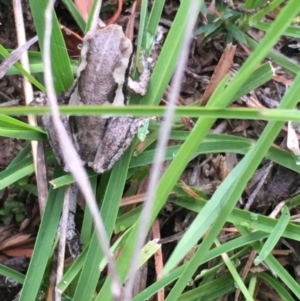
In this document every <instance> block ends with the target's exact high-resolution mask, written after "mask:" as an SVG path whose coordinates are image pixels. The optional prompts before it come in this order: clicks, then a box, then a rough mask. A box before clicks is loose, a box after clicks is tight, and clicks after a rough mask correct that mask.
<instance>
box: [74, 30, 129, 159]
mask: <svg viewBox="0 0 300 301" xmlns="http://www.w3.org/2000/svg"><path fill="white" fill-rule="evenodd" d="M131 53H132V44H131V41H130V40H129V39H128V38H126V37H125V35H124V33H123V30H122V28H121V27H120V26H118V25H110V26H107V27H105V28H103V29H98V30H92V31H90V32H88V33H87V34H86V36H85V37H84V40H83V46H82V51H81V64H80V66H79V67H78V71H77V78H78V83H77V87H76V89H75V92H74V93H73V94H72V96H71V100H70V104H71V105H109V104H114V105H124V102H125V99H124V95H123V93H120V91H121V92H122V89H123V84H124V81H125V73H126V69H127V67H128V64H129V60H130V56H131ZM116 73H117V74H116ZM116 96H118V97H119V99H118V101H117V103H114V101H115V98H116ZM70 122H71V127H72V131H73V133H74V138H75V142H76V145H77V149H78V151H79V154H80V156H81V158H82V160H84V161H86V162H88V163H92V162H93V161H94V159H95V155H96V153H97V150H98V148H99V146H100V144H101V139H102V136H103V133H104V131H105V124H106V122H107V118H103V117H102V116H82V117H81V116H73V117H71V118H70Z"/></svg>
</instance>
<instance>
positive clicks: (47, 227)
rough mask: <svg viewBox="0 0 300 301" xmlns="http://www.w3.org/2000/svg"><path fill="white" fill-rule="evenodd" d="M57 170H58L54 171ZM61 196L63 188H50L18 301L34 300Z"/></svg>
mask: <svg viewBox="0 0 300 301" xmlns="http://www.w3.org/2000/svg"><path fill="white" fill-rule="evenodd" d="M59 170H60V169H59ZM57 172H60V171H56V172H55V173H57ZM63 198H64V189H57V190H53V189H50V191H49V196H48V201H47V205H46V208H45V212H44V215H43V218H42V221H41V225H40V228H39V232H38V235H37V238H36V242H35V248H34V250H33V254H32V258H31V260H30V264H29V268H28V270H27V274H26V278H25V281H24V285H23V289H22V290H21V294H20V297H19V300H20V301H28V300H36V297H37V295H38V292H39V289H40V286H41V282H42V279H43V275H44V273H45V270H46V267H47V264H48V262H49V259H50V258H49V256H50V254H51V251H52V245H53V242H54V239H55V237H56V231H57V227H58V223H59V220H60V213H61V210H62V204H63Z"/></svg>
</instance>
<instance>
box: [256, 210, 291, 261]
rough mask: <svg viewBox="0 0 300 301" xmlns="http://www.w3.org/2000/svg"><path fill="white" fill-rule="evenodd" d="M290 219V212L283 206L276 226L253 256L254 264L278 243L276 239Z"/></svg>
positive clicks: (261, 259) (263, 258) (262, 259)
mask: <svg viewBox="0 0 300 301" xmlns="http://www.w3.org/2000/svg"><path fill="white" fill-rule="evenodd" d="M289 221H290V212H289V209H288V207H287V206H284V207H283V209H282V214H281V217H280V218H279V220H278V222H277V224H276V226H275V227H274V229H273V231H272V232H271V234H270V236H269V237H268V239H267V241H266V242H265V243H264V246H263V247H262V249H261V251H260V253H259V255H258V256H257V257H256V258H255V260H254V264H255V265H258V264H260V263H261V262H262V261H264V260H265V258H266V257H267V256H268V255H269V254H270V253H271V252H272V250H273V249H274V247H275V245H276V244H277V243H278V240H279V239H280V238H281V236H282V234H283V233H284V230H285V229H286V227H287V225H288V224H289Z"/></svg>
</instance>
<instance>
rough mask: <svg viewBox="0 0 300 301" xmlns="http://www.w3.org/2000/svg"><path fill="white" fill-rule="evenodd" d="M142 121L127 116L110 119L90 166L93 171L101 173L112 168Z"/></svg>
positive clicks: (141, 119) (142, 119)
mask: <svg viewBox="0 0 300 301" xmlns="http://www.w3.org/2000/svg"><path fill="white" fill-rule="evenodd" d="M144 119H145V118H133V117H128V116H122V117H112V118H110V120H109V122H108V124H107V130H106V131H105V133H104V135H103V137H102V141H101V145H100V147H99V149H98V151H97V154H96V157H95V160H94V162H93V164H92V165H91V166H92V168H93V169H94V171H96V172H98V173H103V172H105V171H106V170H109V169H111V168H112V167H113V165H114V164H115V163H116V162H117V161H118V160H119V159H120V158H121V156H122V155H123V154H124V152H125V150H126V149H127V148H128V146H129V145H130V143H131V142H132V140H133V138H134V137H135V135H136V133H137V131H138V129H139V127H140V126H141V125H142V124H143V121H144Z"/></svg>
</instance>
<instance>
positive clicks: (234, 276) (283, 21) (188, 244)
mask: <svg viewBox="0 0 300 301" xmlns="http://www.w3.org/2000/svg"><path fill="white" fill-rule="evenodd" d="M46 2H47V1H41V0H31V1H30V6H31V9H32V12H33V17H34V21H35V24H36V27H37V32H38V35H39V39H40V43H41V44H40V45H41V46H42V45H43V35H44V26H45V24H44V19H43V13H42V12H44V10H45V6H46ZM264 2H265V1H253V0H252V1H250V0H249V1H246V3H245V7H246V8H253V7H258V6H259V5H262V4H264ZM281 2H282V1H279V0H275V1H272V2H271V3H270V5H269V6H267V7H265V8H264V9H262V10H258V11H257V13H255V14H253V15H245V14H243V13H241V12H236V11H233V10H231V9H230V8H227V7H225V6H223V5H222V7H221V8H220V12H221V15H220V16H216V15H209V14H207V12H205V11H204V10H203V9H204V6H203V1H199V2H198V3H197V8H196V9H198V10H199V11H200V10H201V12H202V13H204V14H206V15H207V19H208V24H207V25H203V26H201V27H199V28H198V29H196V34H203V35H204V42H206V41H208V40H209V39H210V38H211V37H213V36H214V35H216V34H219V33H225V34H226V35H227V41H228V42H234V41H239V42H241V43H247V44H248V45H249V46H250V47H251V48H253V53H252V54H251V55H250V56H249V58H248V59H247V60H246V61H245V63H244V64H243V65H242V66H241V68H240V70H239V71H238V73H237V75H236V76H235V78H234V79H233V80H232V81H231V82H229V83H228V82H227V79H224V80H223V82H222V83H221V84H220V85H219V87H218V88H217V89H216V90H215V92H214V94H213V95H212V96H211V98H210V100H209V102H208V103H207V105H206V106H205V107H202V108H199V107H196V105H195V106H194V107H187V108H178V110H177V112H176V116H189V117H195V118H197V120H196V124H195V126H194V128H193V129H192V130H191V131H190V132H188V131H182V130H178V124H177V128H176V127H175V126H174V128H173V130H172V132H171V139H174V140H178V141H181V142H180V143H178V144H177V145H172V146H168V147H167V150H166V157H165V159H166V160H169V161H170V162H171V163H170V165H169V166H168V167H167V169H166V170H165V172H164V174H163V175H162V177H161V179H160V181H159V183H158V186H157V189H156V194H155V200H154V207H153V210H152V212H149V215H150V217H151V222H153V221H154V220H155V219H156V218H157V216H158V214H159V212H160V210H161V209H162V208H163V207H164V205H165V204H166V202H167V201H172V202H174V203H176V204H177V205H178V206H181V207H183V208H186V209H189V210H192V211H194V212H196V214H197V216H196V218H195V220H194V221H193V222H192V224H191V225H190V227H189V229H188V231H187V232H186V233H185V234H184V236H183V237H182V239H181V241H180V242H179V243H178V244H177V246H176V248H175V249H174V251H173V252H172V254H171V256H170V257H169V259H168V261H167V263H166V265H165V270H164V276H163V277H162V279H160V280H158V281H156V282H155V283H153V284H152V285H150V286H149V287H147V290H145V291H144V292H141V293H139V294H138V295H136V296H135V297H134V299H133V300H134V301H142V300H147V299H149V298H151V296H153V295H154V294H155V293H156V292H157V291H158V290H159V289H161V288H164V287H166V286H167V285H170V284H171V283H172V287H171V288H170V290H169V295H168V296H167V298H166V300H167V301H169V300H170V301H171V300H181V301H183V300H216V299H218V298H219V297H221V296H223V295H224V294H227V293H230V292H234V291H235V290H236V287H235V285H238V286H239V287H240V288H241V290H242V294H243V295H244V296H245V299H246V298H247V300H253V294H254V289H253V287H255V284H256V282H257V279H264V281H266V282H268V283H269V285H270V286H272V287H273V288H274V289H275V290H277V292H278V294H279V295H280V296H282V298H283V299H284V300H294V299H293V297H292V293H293V294H294V295H295V296H297V298H300V293H299V292H300V290H299V285H298V284H297V283H296V281H295V280H294V279H293V278H292V277H291V275H290V274H288V272H287V271H286V269H285V268H284V267H283V266H282V265H281V264H280V263H279V262H278V261H277V259H276V258H275V257H274V256H273V255H272V253H271V251H272V249H273V247H274V245H275V244H276V242H277V241H278V240H279V239H280V238H281V237H286V238H289V239H293V240H296V241H298V242H299V241H300V235H299V233H300V227H299V226H298V225H297V224H295V223H293V222H291V221H289V213H288V208H284V212H283V213H284V214H283V215H282V217H281V218H279V219H278V220H277V219H272V218H269V217H265V216H263V215H260V214H258V215H255V216H254V215H251V213H250V212H245V211H243V210H239V209H235V205H236V203H237V202H238V200H239V198H240V196H241V194H242V193H243V191H244V189H245V187H246V185H247V182H248V181H249V179H250V178H251V177H252V176H253V174H254V172H255V171H256V169H257V167H258V166H259V164H260V163H261V162H262V160H263V159H265V158H267V159H270V160H272V161H274V162H276V163H277V164H280V165H282V166H285V167H287V168H290V169H292V170H294V171H297V172H300V166H299V165H296V163H295V162H296V158H295V156H294V155H292V154H291V153H289V152H287V151H285V150H281V149H278V148H275V147H274V146H272V143H273V141H274V139H275V138H276V137H277V135H278V132H279V131H280V130H281V128H282V125H283V122H284V121H286V120H295V121H296V120H298V121H299V119H300V118H299V113H298V111H295V110H294V108H295V107H296V105H297V103H298V95H299V93H300V76H299V75H298V76H297V77H296V79H295V81H294V83H293V84H292V86H291V88H290V89H289V90H288V92H287V93H286V94H285V96H284V98H283V99H282V101H281V104H280V107H279V108H278V109H274V110H259V109H256V110H254V109H247V108H243V109H240V110H238V109H234V108H233V109H232V108H230V109H226V108H227V107H228V106H229V105H230V104H231V103H232V102H233V101H234V100H236V99H237V98H239V97H241V96H243V95H245V94H246V93H248V92H249V91H251V90H253V89H255V88H257V87H259V86H261V85H263V84H265V83H266V82H267V81H268V80H270V79H271V78H272V76H273V70H272V67H271V65H270V64H269V63H262V62H263V60H264V59H265V58H266V57H267V56H269V57H272V59H273V60H274V61H275V62H276V63H277V64H279V65H280V66H282V67H284V68H285V69H286V70H288V71H290V72H291V73H293V74H297V73H298V74H299V66H297V65H296V64H294V63H292V62H290V61H288V60H287V59H286V58H284V57H283V56H280V55H279V54H278V53H275V52H274V51H273V50H272V47H273V46H274V44H275V43H276V42H277V41H278V39H279V37H280V36H281V35H283V34H288V35H290V36H297V37H298V38H299V30H298V29H297V28H296V27H295V26H290V24H291V22H292V21H293V18H294V17H295V16H296V15H297V14H298V13H299V12H300V7H299V3H298V0H290V1H287V4H286V6H285V7H284V8H283V9H282V10H281V12H280V14H279V15H278V17H277V18H276V20H274V21H272V22H270V23H268V24H265V23H263V22H262V21H261V20H262V18H263V16H264V15H265V14H267V13H268V12H269V11H270V10H271V9H275V8H276V7H279V5H280V4H281ZM65 3H66V5H67V7H68V9H69V10H70V12H71V14H72V16H73V17H74V19H75V20H76V22H77V23H78V26H79V28H81V30H82V31H84V30H85V26H86V24H85V22H84V21H83V20H82V18H81V17H80V16H79V14H78V12H77V10H76V8H75V7H74V5H73V3H72V2H70V1H67V0H66V1H65ZM145 3H146V1H145V2H143V6H142V13H141V16H142V17H141V22H140V31H139V41H138V44H137V45H138V47H137V48H138V51H139V50H140V49H142V50H146V51H149V49H150V48H151V47H150V46H151V45H152V43H153V41H154V35H155V32H156V28H157V26H158V22H159V20H160V18H161V13H162V9H163V7H164V4H165V3H164V1H162V0H156V1H154V3H153V6H152V10H151V9H150V10H147V5H146V4H145ZM191 3H192V1H191V0H186V1H181V5H180V7H179V9H178V11H177V13H176V16H175V19H174V21H173V24H172V27H171V29H170V31H169V33H168V36H167V38H166V41H165V43H164V45H163V48H162V51H161V53H160V54H159V58H158V61H157V63H156V66H155V68H154V70H153V74H152V78H151V82H150V87H149V90H148V92H147V94H146V96H145V97H144V98H143V99H142V100H141V103H142V104H143V106H132V107H131V106H128V107H126V108H112V107H109V108H99V107H97V108H95V107H90V108H78V107H64V108H62V109H61V112H63V113H64V114H110V113H115V114H130V115H135V116H136V115H137V116H143V115H145V116H146V115H147V116H153V115H157V116H162V114H163V112H164V108H158V107H157V106H158V104H159V103H160V101H161V98H162V96H163V94H164V92H165V90H166V87H167V85H168V84H169V82H170V80H171V77H172V75H173V72H174V69H175V67H176V65H177V61H178V56H179V53H180V46H181V44H182V39H183V36H184V34H185V26H186V23H187V22H188V21H189V16H188V11H189V7H190V5H191ZM220 6H221V4H220ZM251 27H252V28H258V29H262V30H265V31H266V34H265V36H264V38H263V39H262V40H261V41H260V43H256V42H255V41H253V40H251V39H250V38H249V37H248V36H247V35H246V33H245V28H251ZM297 30H298V31H297ZM51 47H52V48H51V54H52V58H53V62H55V64H53V77H54V79H55V87H56V90H57V91H58V92H61V91H64V90H66V89H67V88H68V87H69V86H70V84H71V82H72V81H73V71H72V70H73V69H74V68H73V67H74V66H72V65H71V62H70V60H69V58H68V55H67V51H66V47H65V44H64V41H63V39H62V36H61V31H60V28H59V25H58V22H57V18H56V17H55V14H54V21H53V36H52V46H51ZM1 49H2V48H0V51H1V54H2V55H3V56H6V55H7V52H5V49H4V50H3V51H2V50H1ZM42 55H43V53H42V51H41V53H38V54H37V55H36V56H35V58H34V59H32V60H31V63H32V66H31V67H32V70H35V69H34V67H36V64H39V69H38V72H40V71H41V70H42V65H41V57H42ZM73 65H75V64H73ZM16 67H17V69H16V68H14V69H11V70H10V71H9V72H15V73H16V72H19V74H23V75H24V76H27V75H26V73H24V72H23V71H22V68H21V67H20V66H19V65H17V64H16ZM10 74H12V73H10ZM28 77H29V76H28ZM29 78H30V77H29ZM31 81H32V82H34V81H36V79H34V78H33V80H32V79H31ZM36 86H39V87H40V88H41V89H42V84H41V83H37V84H36ZM148 105H149V106H148ZM45 112H46V109H45V108H3V110H2V109H1V114H2V115H1V116H0V135H2V136H7V137H12V138H19V139H26V140H33V139H34V140H45V139H46V136H45V133H44V132H43V130H41V129H40V128H38V127H30V126H28V125H27V124H26V123H23V122H20V121H17V120H16V119H13V118H12V117H8V116H6V115H3V114H11V115H16V114H28V113H36V114H45ZM218 118H233V119H255V120H261V119H263V120H269V121H270V122H269V123H268V124H267V126H266V128H265V129H264V131H263V133H262V134H261V137H260V138H259V139H258V140H257V141H253V140H250V139H247V138H242V137H235V136H232V135H225V134H210V133H209V131H210V129H211V128H212V126H213V124H214V122H215V120H216V119H218ZM180 126H181V124H180V125H179V127H180ZM158 128H159V124H158V122H155V121H152V122H151V124H150V131H151V133H150V135H149V136H148V137H147V138H146V141H145V148H144V149H143V151H142V153H141V154H138V155H137V154H135V155H137V156H133V155H132V153H133V148H129V149H128V151H127V152H126V154H125V155H124V156H123V158H122V159H121V160H120V161H119V162H118V163H117V164H116V166H115V167H114V168H113V170H112V171H111V172H110V173H107V174H105V175H103V176H102V177H101V178H100V179H99V178H98V177H97V175H95V173H93V172H92V171H89V176H90V180H91V183H92V187H93V190H94V193H95V195H96V198H97V200H98V201H99V204H100V207H101V214H102V217H103V219H104V223H105V230H106V233H107V236H108V237H109V238H111V237H112V235H113V232H114V231H115V232H120V231H122V230H125V229H126V230H127V231H126V232H125V233H123V235H122V236H121V237H120V238H119V240H118V241H117V242H115V244H114V246H113V248H114V250H118V249H119V248H120V247H121V246H122V247H123V249H122V252H121V254H120V255H119V257H118V259H117V269H118V272H119V276H120V279H121V281H122V282H125V280H126V278H127V272H128V269H129V266H130V258H131V257H132V253H133V246H134V243H135V240H136V235H137V233H138V225H139V224H140V223H141V222H143V221H141V220H140V212H141V208H140V207H137V208H136V209H134V210H131V211H129V212H123V210H122V209H120V201H121V198H122V196H123V193H124V187H125V183H126V181H127V180H128V179H131V180H132V181H133V182H134V183H139V182H140V181H142V180H143V179H144V178H146V176H147V175H148V168H147V166H148V165H149V164H151V163H152V162H153V157H154V152H155V146H154V144H155V142H156V140H157V137H158ZM220 152H232V153H236V154H240V155H243V159H241V161H240V162H239V163H238V165H237V166H236V167H235V168H234V169H233V170H232V172H231V173H230V174H229V176H228V177H227V178H226V179H225V180H224V181H223V182H222V184H221V185H220V186H219V187H218V188H217V190H216V191H215V193H214V194H213V195H212V196H211V197H210V196H208V195H206V194H205V193H203V192H201V191H196V190H195V189H194V187H190V189H192V190H193V191H195V192H196V193H198V195H201V198H199V199H198V198H195V197H191V196H190V195H189V194H187V193H186V191H185V190H184V189H183V187H182V185H181V183H180V182H179V181H178V179H179V177H180V175H181V174H182V172H183V170H184V169H185V168H186V166H187V164H188V162H189V161H190V159H191V158H193V157H194V156H195V155H198V154H208V153H220ZM28 153H29V147H27V148H26V149H25V150H23V151H22V152H21V153H20V154H19V156H18V157H17V158H16V159H15V160H14V161H13V162H12V163H11V164H10V165H9V166H8V167H7V169H6V170H4V171H2V172H1V173H0V189H4V188H6V187H8V186H9V185H12V184H15V185H16V186H17V187H19V189H23V190H24V191H32V192H35V190H36V187H32V186H30V185H29V184H28V182H27V177H28V176H30V175H32V174H33V172H34V166H33V162H32V159H31V157H29V155H28ZM46 157H47V162H48V163H54V162H55V159H54V157H53V154H52V153H51V152H48V153H47V154H46ZM73 181H74V180H73V178H72V176H71V175H66V174H65V173H63V172H62V171H61V170H60V169H59V168H57V169H56V171H55V173H54V176H53V179H52V181H51V184H52V185H54V186H55V187H56V188H57V189H53V188H51V189H50V193H49V197H48V203H47V207H46V209H45V213H44V216H43V219H42V222H41V225H40V228H39V232H38V236H37V240H36V244H35V249H34V253H33V257H32V259H31V263H30V266H29V269H28V271H27V274H26V276H24V275H20V274H19V273H14V272H13V271H11V270H9V269H8V268H6V267H2V266H0V273H1V275H9V277H11V278H13V279H15V280H17V281H19V282H21V283H24V286H23V290H22V292H21V296H20V300H21V301H22V300H35V299H36V296H37V294H38V291H39V290H40V289H41V285H42V284H45V283H43V280H44V278H47V275H46V271H47V266H48V263H49V260H50V258H51V255H52V251H53V249H52V248H53V243H54V241H55V237H56V229H57V225H58V222H59V218H60V212H61V206H62V201H63V194H64V187H65V186H66V185H69V184H71V183H72V182H73ZM21 184H22V188H20V187H21V186H20V185H21ZM136 186H137V185H136ZM136 186H134V185H133V187H131V189H132V190H131V192H132V193H135V188H136ZM171 192H173V193H175V195H176V197H173V198H172V197H170V195H171ZM13 201H15V200H11V201H10V202H13ZM298 203H299V200H294V202H292V203H291V206H290V208H292V206H296V205H298ZM23 209H24V208H22V206H21V205H20V204H19V202H17V203H15V202H13V207H12V206H10V205H9V202H8V201H7V204H6V205H5V206H4V208H3V209H2V210H1V211H0V215H4V214H5V215H6V216H9V217H10V218H11V217H12V216H13V215H15V218H21V217H22V214H23ZM16 210H17V211H16ZM226 222H230V223H232V224H234V225H235V226H236V228H238V229H239V231H240V233H241V235H240V237H237V238H234V239H232V240H231V241H228V242H226V243H223V244H221V243H219V242H218V240H217V236H218V234H219V233H220V231H221V229H222V227H223V226H224V224H225V223H226ZM275 230H276V231H275ZM80 237H81V241H82V243H83V244H84V246H83V247H84V251H83V252H82V254H81V255H80V256H79V257H78V258H77V259H76V261H75V262H73V263H72V265H71V266H70V267H69V268H68V270H67V271H65V274H64V276H63V279H62V281H61V283H60V284H59V288H60V289H61V290H62V291H63V292H64V293H65V294H66V295H67V298H70V299H72V300H75V301H76V300H92V299H93V298H94V300H112V298H113V297H112V293H111V290H110V279H109V278H108V277H107V278H105V276H103V277H104V279H101V281H102V282H99V276H100V274H101V273H100V272H101V269H102V268H103V267H104V266H105V259H104V256H103V252H102V250H101V249H100V247H99V243H98V239H97V236H96V234H95V233H94V231H93V227H92V219H91V216H90V212H89V209H88V208H87V206H86V207H85V209H84V218H83V222H82V226H81V230H80ZM264 240H265V241H266V242H265V245H264V246H263V244H262V243H261V241H264ZM195 246H196V248H195ZM156 247H157V246H156V245H151V246H150V248H149V249H147V252H149V253H147V254H146V252H145V253H142V254H141V255H142V257H143V260H144V261H146V260H148V259H149V257H150V256H151V255H152V253H153V252H154V250H155V249H156ZM193 248H195V253H194V255H193V256H192V257H191V259H190V261H189V262H187V263H185V264H182V265H180V266H177V264H178V263H179V262H181V261H182V260H183V258H184V256H185V254H186V253H187V252H188V251H189V250H191V249H193ZM253 249H255V250H257V251H258V253H259V255H258V256H259V257H258V260H260V261H262V260H263V261H264V262H266V263H267V265H268V266H269V267H270V269H271V270H272V271H273V272H274V274H270V273H260V274H257V275H249V277H248V278H246V279H245V280H244V281H242V280H241V279H240V277H239V275H238V273H237V267H236V265H235V262H236V261H238V259H239V258H241V256H243V255H244V254H246V252H249V251H250V250H253ZM224 253H228V258H227V259H226V260H224V262H223V260H221V257H220V256H221V255H222V254H224ZM213 259H214V260H215V262H216V265H215V266H213V267H212V268H211V269H209V270H206V271H205V272H203V273H201V274H199V275H196V276H194V274H195V272H196V270H197V269H198V268H199V267H200V266H201V265H202V264H204V263H206V262H208V261H210V260H213ZM225 264H226V266H227V267H228V269H229V272H228V273H227V274H226V275H223V276H222V277H216V275H217V271H218V269H219V268H220V267H223V266H224V265H225ZM99 267H101V269H100V268H99ZM274 275H276V276H274ZM200 280H201V282H200ZM191 281H194V282H195V283H196V284H197V285H196V287H197V288H195V289H191V290H190V291H188V292H184V293H183V291H184V289H185V288H186V286H187V285H188V284H189V283H190V282H191ZM95 292H97V294H96V296H94V297H93V295H94V294H95Z"/></svg>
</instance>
